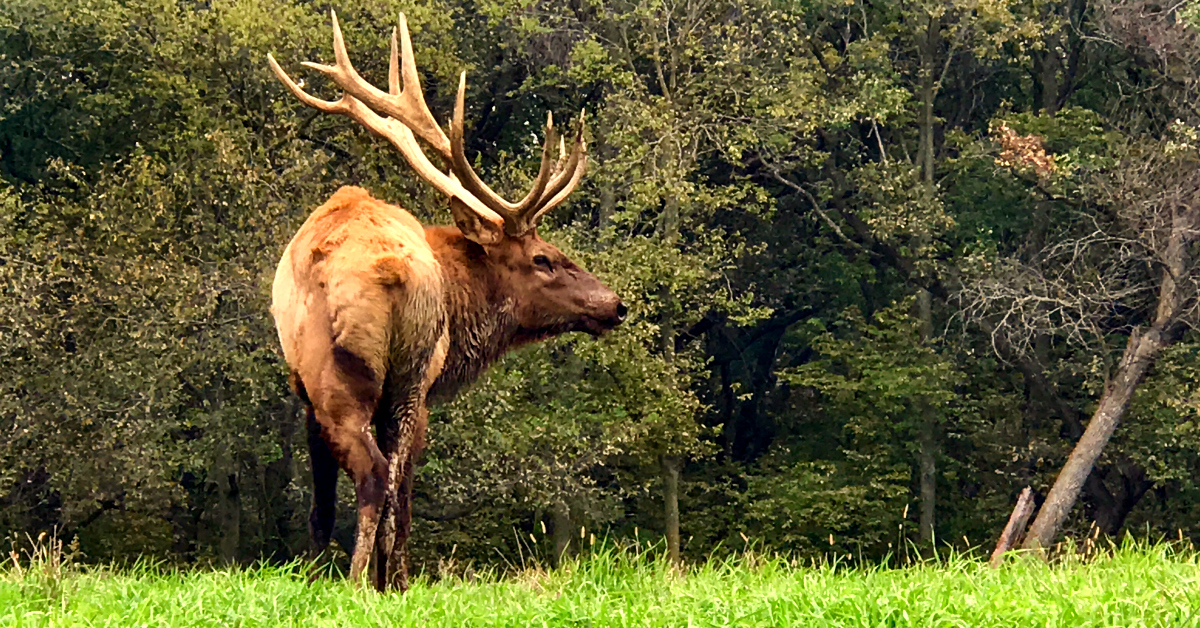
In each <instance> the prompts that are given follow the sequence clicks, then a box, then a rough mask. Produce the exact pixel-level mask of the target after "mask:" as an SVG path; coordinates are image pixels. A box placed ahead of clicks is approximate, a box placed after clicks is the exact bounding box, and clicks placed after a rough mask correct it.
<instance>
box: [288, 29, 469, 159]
mask: <svg viewBox="0 0 1200 628" xmlns="http://www.w3.org/2000/svg"><path fill="white" fill-rule="evenodd" d="M329 15H330V17H331V20H332V22H333V54H334V57H335V59H336V65H332V66H330V65H324V64H321V63H311V62H308V61H306V62H304V63H303V65H304V66H306V67H309V68H312V69H314V70H316V71H318V72H321V73H323V74H326V75H328V76H329V77H330V78H332V79H333V82H334V83H336V84H337V85H338V87H341V88H342V90H343V91H344V92H346V93H347V94H349V95H351V96H353V97H354V98H356V99H358V100H359V101H361V102H362V103H363V104H364V105H366V106H368V107H370V108H371V109H373V110H375V111H377V112H379V113H382V114H386V115H387V116H389V117H392V118H395V119H396V120H398V121H400V122H401V123H403V124H404V125H405V126H407V127H408V128H410V129H412V130H413V132H414V133H416V134H417V135H418V136H420V138H421V139H423V140H425V141H426V142H429V144H430V145H431V146H433V148H434V150H436V151H438V153H439V154H441V155H442V157H443V158H445V159H447V160H449V158H450V141H449V140H448V139H447V138H446V134H445V133H443V132H442V128H441V127H440V126H438V123H437V120H435V119H434V117H433V114H432V113H431V112H430V111H429V106H428V105H426V104H425V95H424V94H423V93H422V91H421V80H420V76H419V75H418V74H417V66H416V61H414V59H413V53H412V41H411V40H410V39H409V36H408V22H407V20H406V19H405V18H404V14H403V13H401V14H400V25H399V26H400V28H399V31H400V32H399V35H400V60H399V61H400V63H399V66H400V72H399V74H400V77H401V78H402V79H403V81H404V89H401V86H400V85H399V81H395V80H394V73H393V72H392V68H391V67H390V66H391V65H392V64H391V63H389V68H388V87H389V91H391V92H392V93H386V92H383V91H381V90H380V89H379V88H377V87H375V86H374V85H372V84H370V83H369V82H367V80H366V79H364V78H363V77H362V76H361V75H359V73H358V70H355V69H354V65H353V64H352V63H351V62H350V55H349V53H347V52H346V41H345V38H344V37H342V28H341V26H340V25H339V24H338V19H337V13H336V12H334V11H333V10H332V9H330V11H329ZM394 35H395V29H393V36H394ZM392 50H393V52H392V55H393V58H394V57H395V55H396V52H395V48H393V49H392Z"/></svg>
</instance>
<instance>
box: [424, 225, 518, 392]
mask: <svg viewBox="0 0 1200 628" xmlns="http://www.w3.org/2000/svg"><path fill="white" fill-rule="evenodd" d="M425 239H426V241H428V242H429V246H430V248H431V249H432V250H433V255H434V258H435V259H437V261H438V263H439V265H440V266H441V269H442V287H443V290H444V291H445V303H446V323H447V327H448V331H449V335H450V347H449V351H448V352H447V355H446V362H445V365H444V366H443V367H442V373H441V375H440V376H439V377H438V378H437V380H436V381H435V382H434V384H433V387H432V388H431V389H430V391H429V399H430V401H432V402H436V403H441V402H445V401H449V400H450V399H453V398H454V395H455V394H456V393H457V392H458V391H459V389H460V388H462V387H463V386H465V385H467V384H470V383H471V382H473V381H475V379H476V378H478V377H479V375H480V374H481V373H483V372H484V371H485V370H487V367H488V366H489V365H490V364H492V362H494V361H496V360H497V359H498V358H499V357H500V356H502V355H504V352H505V351H507V350H508V349H509V348H511V347H514V346H516V345H518V344H522V343H521V342H520V328H519V326H518V325H517V320H516V316H515V313H514V305H515V304H514V303H513V299H512V296H511V295H509V294H508V293H507V292H506V291H505V290H504V289H503V286H502V284H501V283H500V279H499V277H498V275H497V273H496V272H495V270H494V268H493V267H492V266H491V265H490V264H488V259H487V252H486V251H485V250H484V249H483V247H481V246H480V245H478V244H476V243H474V242H472V241H470V240H468V239H467V238H466V237H464V236H463V234H462V232H461V231H459V229H458V228H457V227H444V226H428V227H425Z"/></svg>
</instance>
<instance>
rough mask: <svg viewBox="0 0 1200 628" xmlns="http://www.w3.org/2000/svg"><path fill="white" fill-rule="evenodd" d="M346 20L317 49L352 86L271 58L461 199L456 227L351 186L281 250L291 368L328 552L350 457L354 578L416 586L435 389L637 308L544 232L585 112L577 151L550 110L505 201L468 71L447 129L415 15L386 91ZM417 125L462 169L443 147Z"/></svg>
mask: <svg viewBox="0 0 1200 628" xmlns="http://www.w3.org/2000/svg"><path fill="white" fill-rule="evenodd" d="M331 15H332V12H331ZM332 19H333V50H334V55H335V58H336V62H335V64H334V65H332V66H329V65H321V64H316V63H307V62H306V63H304V65H305V66H306V67H308V68H311V69H314V70H317V71H319V72H321V73H323V74H325V75H327V76H328V77H330V78H331V79H332V80H333V82H334V83H335V84H336V85H337V86H338V87H339V88H341V90H342V92H343V93H342V95H341V97H340V98H339V99H338V100H337V101H334V102H330V101H325V100H320V99H318V98H315V97H313V96H311V95H309V94H307V93H306V92H305V91H304V90H302V89H301V88H300V87H299V86H298V85H296V83H295V82H293V81H292V79H291V78H289V77H288V75H287V73H285V72H284V71H283V69H282V68H280V66H279V64H278V63H276V61H275V59H274V58H273V57H271V56H268V61H269V62H270V64H271V69H272V70H273V71H274V72H275V75H276V76H277V77H279V80H280V81H282V82H283V84H284V85H286V86H287V88H288V89H289V90H291V92H292V94H294V95H295V96H296V98H298V99H300V101H301V102H303V103H304V104H306V105H308V106H309V107H312V108H314V109H317V110H318V111H322V112H325V113H331V114H339V115H343V116H346V117H348V118H350V119H352V120H354V121H356V122H358V123H359V124H361V125H363V126H365V127H366V128H367V129H368V130H370V131H371V132H372V133H374V134H376V135H379V136H381V137H383V138H384V139H386V140H388V141H389V142H391V143H392V145H393V146H395V147H396V148H397V149H399V151H400V153H401V154H402V155H403V156H404V158H405V160H406V161H407V162H408V163H409V165H410V166H412V168H413V169H414V170H415V171H416V172H417V174H418V175H420V177H421V178H423V179H424V180H426V181H427V182H429V183H430V184H432V185H433V187H435V188H437V189H438V190H439V191H440V192H441V193H443V194H445V195H446V196H447V197H449V203H450V211H451V214H452V215H453V217H454V223H455V225H456V226H454V227H423V226H422V225H421V224H420V223H419V222H417V220H416V219H415V218H413V216H412V215H410V214H409V213H408V212H407V211H405V210H404V209H402V208H400V207H397V206H395V205H390V204H387V203H385V202H383V201H380V200H377V199H375V198H372V197H371V195H370V194H368V193H367V192H366V191H365V190H363V189H361V188H357V187H350V186H347V187H343V188H341V189H340V190H338V191H337V192H336V193H335V194H334V195H333V196H332V197H331V198H330V199H329V200H328V201H327V202H326V203H325V204H324V205H322V206H320V207H318V208H317V209H316V210H315V211H313V213H312V214H311V215H310V216H309V217H308V219H307V220H306V221H305V222H304V225H303V226H301V227H300V230H299V231H298V232H297V233H296V235H295V237H293V238H292V241H291V242H290V243H289V244H288V246H287V248H286V249H285V250H284V252H283V258H282V259H281V260H280V262H279V268H278V270H277V271H276V274H275V282H274V286H273V289H272V303H271V313H272V315H273V316H274V318H275V325H276V328H277V329H278V331H279V340H280V342H281V344H282V345H283V353H284V358H285V360H286V361H287V364H288V367H289V369H290V375H289V382H290V384H291V387H292V389H293V390H294V391H295V392H296V394H297V395H298V396H299V397H300V398H301V399H302V400H303V401H304V404H305V406H306V409H307V415H308V418H307V424H308V434H309V436H308V442H309V448H310V451H311V457H312V473H313V483H314V494H313V508H312V512H311V514H310V516H309V531H310V534H311V535H312V541H313V546H314V550H316V551H317V552H320V551H321V550H323V549H324V548H325V547H326V546H327V545H328V544H329V540H330V534H331V533H332V529H333V517H334V502H335V499H334V495H335V491H334V489H335V487H336V484H337V475H338V473H337V467H338V466H341V468H342V469H344V470H345V471H346V473H347V474H348V475H349V476H350V477H351V478H353V480H354V485H355V494H356V501H357V506H358V530H357V533H356V539H355V545H354V551H353V555H352V558H351V563H350V564H351V568H350V577H351V579H352V580H353V581H354V582H356V583H357V582H359V579H360V577H362V574H363V572H364V570H367V569H368V565H370V566H371V568H370V570H369V571H367V575H368V576H369V577H370V578H371V582H372V584H373V585H374V586H375V587H376V588H377V589H380V590H383V589H385V588H387V587H397V588H399V589H400V590H404V589H405V588H407V571H408V565H407V549H406V543H407V540H408V537H409V532H410V522H411V500H412V481H413V466H414V462H415V460H416V458H417V456H418V455H419V454H420V451H421V448H422V447H423V442H424V432H425V428H426V424H427V420H428V415H429V411H428V406H429V403H430V402H433V401H441V400H445V399H448V398H450V397H452V396H453V395H454V394H455V392H456V391H457V390H458V389H459V388H460V387H462V386H463V385H465V384H467V383H469V382H471V381H473V380H474V379H475V378H476V377H478V376H479V374H480V373H482V372H483V370H484V369H485V368H486V367H487V366H488V364H490V363H491V362H492V361H494V360H496V359H497V358H498V357H499V356H500V355H502V354H503V353H504V352H505V351H507V350H509V349H511V348H514V347H517V346H520V345H522V344H525V343H529V342H534V341H538V340H543V339H546V338H550V337H553V336H557V335H560V334H564V333H567V332H571V331H583V332H587V333H589V334H591V335H593V336H597V337H598V336H600V335H601V334H603V333H605V332H607V331H609V330H611V329H612V328H613V327H615V326H616V325H618V324H619V323H620V322H621V321H622V320H623V319H624V318H625V313H626V308H625V305H624V304H622V303H621V300H620V298H618V297H617V295H616V294H615V293H614V292H613V291H612V290H610V289H609V288H608V287H606V286H605V285H604V284H602V283H601V282H600V281H599V280H598V279H597V278H596V277H595V276H593V275H591V274H589V273H587V272H586V271H584V270H583V269H582V268H580V267H579V266H578V265H576V264H575V263H574V262H572V261H571V260H570V259H568V258H567V257H566V256H565V255H563V253H562V252H561V251H559V250H558V249H557V248H555V247H554V246H552V245H550V244H548V243H546V242H545V241H544V240H542V239H541V238H540V237H538V234H537V230H536V227H537V224H538V221H539V220H540V219H541V217H542V216H544V215H545V214H546V212H548V211H550V210H551V209H553V208H554V207H555V206H557V205H559V204H560V203H562V202H563V200H565V199H566V198H567V196H568V195H569V194H570V193H571V191H572V190H574V189H575V187H576V186H577V185H578V184H579V181H580V178H581V177H582V176H583V171H584V167H585V164H586V162H587V155H586V152H587V148H586V145H585V143H584V140H583V117H582V114H581V116H580V121H579V129H578V131H576V133H575V138H574V145H573V146H572V148H571V151H570V153H569V154H568V153H567V151H566V147H565V142H563V141H562V140H561V139H560V140H557V141H556V139H555V135H556V133H555V130H554V124H553V118H548V119H547V122H546V138H545V145H544V146H543V148H542V161H541V168H540V170H539V171H538V174H537V178H536V179H535V180H534V182H533V186H532V189H531V190H529V193H528V194H526V195H525V197H524V198H523V199H521V200H520V201H518V202H515V203H514V202H510V201H507V200H505V199H504V198H502V197H500V196H499V195H498V194H497V193H495V192H494V191H492V189H491V188H490V187H488V186H487V184H485V183H484V182H483V181H481V180H480V179H479V177H478V176H477V175H476V174H475V172H474V170H472V168H471V165H470V162H469V161H468V160H467V157H466V154H465V153H464V149H463V109H464V102H463V101H464V92H465V89H466V73H465V72H464V73H463V74H462V76H461V78H460V80H459V85H458V99H457V101H456V103H455V107H454V116H453V119H452V121H451V124H450V136H449V137H447V136H446V134H445V133H444V132H443V131H442V128H441V127H440V126H439V125H438V123H437V121H436V120H435V119H434V117H433V114H432V113H430V111H429V107H428V105H427V104H426V103H425V97H424V95H423V94H422V91H421V84H420V79H419V77H418V76H417V68H416V64H415V62H414V61H413V53H412V42H411V41H410V40H409V35H408V26H407V24H406V22H405V19H404V15H403V14H401V15H400V23H399V27H398V28H395V29H393V30H392V51H391V62H390V65H389V71H388V91H387V92H386V93H385V92H383V91H381V90H379V89H377V88H376V87H375V86H373V85H371V84H370V83H368V82H367V81H366V80H364V79H363V78H362V77H361V76H360V75H359V74H358V72H357V71H355V69H354V67H353V66H352V65H351V64H350V59H349V56H348V55H347V53H346V45H345V42H344V41H343V39H342V32H341V29H340V27H339V26H338V22H337V16H336V15H332ZM417 138H420V139H421V140H423V141H424V142H425V143H426V144H428V145H429V146H430V147H431V148H432V149H433V150H434V151H435V152H436V153H437V154H438V156H439V157H441V159H442V160H443V162H444V163H445V164H446V166H447V168H448V172H443V171H442V170H440V169H439V168H438V167H436V166H434V165H433V164H432V163H431V162H430V160H429V159H428V157H426V155H425V152H424V149H423V148H422V146H421V145H420V144H418V142H417ZM555 144H558V152H559V156H558V157H557V159H556V158H555V157H554V155H553V152H554V151H553V149H554V147H555ZM372 426H373V427H374V431H375V434H374V435H372V430H371V428H372ZM380 526H382V527H380ZM377 530H378V534H377ZM372 556H373V557H374V558H373V559H372Z"/></svg>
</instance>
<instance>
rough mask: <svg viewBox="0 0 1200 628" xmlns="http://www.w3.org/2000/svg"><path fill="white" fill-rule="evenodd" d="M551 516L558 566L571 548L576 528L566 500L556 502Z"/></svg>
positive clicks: (554, 562)
mask: <svg viewBox="0 0 1200 628" xmlns="http://www.w3.org/2000/svg"><path fill="white" fill-rule="evenodd" d="M550 517H551V519H550V521H551V524H552V525H553V526H554V529H553V530H552V531H551V535H552V538H553V539H554V558H553V564H554V566H555V567H558V566H559V565H561V564H562V559H563V557H564V556H566V554H567V552H569V551H570V550H571V537H573V536H574V532H575V528H574V526H572V525H571V508H570V506H568V505H567V502H566V501H559V502H558V503H557V504H555V505H554V509H553V510H552V511H551V514H550Z"/></svg>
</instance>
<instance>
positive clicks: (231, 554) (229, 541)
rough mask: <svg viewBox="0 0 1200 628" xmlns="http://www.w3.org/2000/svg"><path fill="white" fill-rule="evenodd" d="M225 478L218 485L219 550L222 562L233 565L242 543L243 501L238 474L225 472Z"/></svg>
mask: <svg viewBox="0 0 1200 628" xmlns="http://www.w3.org/2000/svg"><path fill="white" fill-rule="evenodd" d="M224 480H225V481H223V482H221V483H220V484H218V486H217V492H218V494H219V495H220V500H221V502H220V503H221V506H220V521H221V541H220V543H219V544H218V546H217V550H218V551H219V552H220V555H221V562H222V563H223V564H226V565H232V564H235V563H236V562H237V559H238V548H240V547H241V544H242V502H241V495H240V491H239V487H238V478H237V475H236V474H234V473H228V474H225V478H224Z"/></svg>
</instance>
